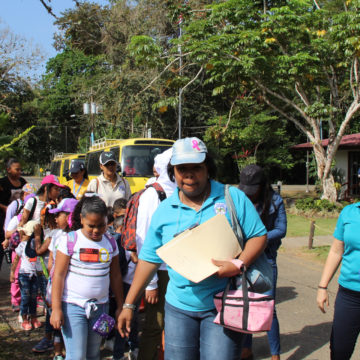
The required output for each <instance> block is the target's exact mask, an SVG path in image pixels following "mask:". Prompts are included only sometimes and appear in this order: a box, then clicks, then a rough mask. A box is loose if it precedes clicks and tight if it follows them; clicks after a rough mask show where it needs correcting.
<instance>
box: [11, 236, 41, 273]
mask: <svg viewBox="0 0 360 360" xmlns="http://www.w3.org/2000/svg"><path fill="white" fill-rule="evenodd" d="M26 244H27V242H26V241H22V242H21V243H20V244H19V245H18V247H17V248H16V249H15V252H16V255H18V256H20V258H21V264H20V269H19V274H31V275H36V263H37V261H36V260H37V257H34V258H31V259H30V258H29V257H27V256H26V255H25V247H26Z"/></svg>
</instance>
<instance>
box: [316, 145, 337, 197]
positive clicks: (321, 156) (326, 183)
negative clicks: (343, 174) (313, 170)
mask: <svg viewBox="0 0 360 360" xmlns="http://www.w3.org/2000/svg"><path fill="white" fill-rule="evenodd" d="M313 149H314V155H315V160H316V166H317V175H318V178H319V180H320V183H321V187H322V195H321V198H322V199H326V200H329V201H331V202H335V201H336V198H337V192H336V188H335V181H334V177H333V176H332V174H331V171H327V172H325V168H326V165H327V164H328V163H329V162H330V164H331V162H332V160H333V159H332V158H333V156H331V155H329V154H326V152H325V149H324V148H323V146H322V145H321V141H320V140H319V141H318V142H317V143H315V144H314V145H313Z"/></svg>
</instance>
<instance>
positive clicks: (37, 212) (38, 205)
mask: <svg viewBox="0 0 360 360" xmlns="http://www.w3.org/2000/svg"><path fill="white" fill-rule="evenodd" d="M35 197H36V200H37V203H36V208H35V211H34V215H33V217H32V219H29V220H40V212H41V210H42V209H43V207H44V206H45V201H41V200H39V197H38V196H35ZM33 204H34V198H33V197H32V198H30V199H29V200H28V201H27V202H26V204H25V206H24V209H26V210H29V211H31V209H32V207H33Z"/></svg>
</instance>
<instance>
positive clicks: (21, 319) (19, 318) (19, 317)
mask: <svg viewBox="0 0 360 360" xmlns="http://www.w3.org/2000/svg"><path fill="white" fill-rule="evenodd" d="M23 321H24V320H23V318H22V316H21V314H19V316H18V322H19V324H20V325H21V323H22V322H23Z"/></svg>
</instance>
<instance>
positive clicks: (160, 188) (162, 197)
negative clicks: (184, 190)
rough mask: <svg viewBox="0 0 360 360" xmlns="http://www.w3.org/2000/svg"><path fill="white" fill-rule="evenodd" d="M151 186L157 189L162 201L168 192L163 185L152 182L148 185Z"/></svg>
mask: <svg viewBox="0 0 360 360" xmlns="http://www.w3.org/2000/svg"><path fill="white" fill-rule="evenodd" d="M149 187H153V188H154V189H155V190H156V192H157V193H158V196H159V200H160V201H163V200H165V199H166V193H165V191H164V189H163V188H162V186H161V185H160V184H159V183H157V182H155V183H153V184H150V185H149V186H148V188H149Z"/></svg>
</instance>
